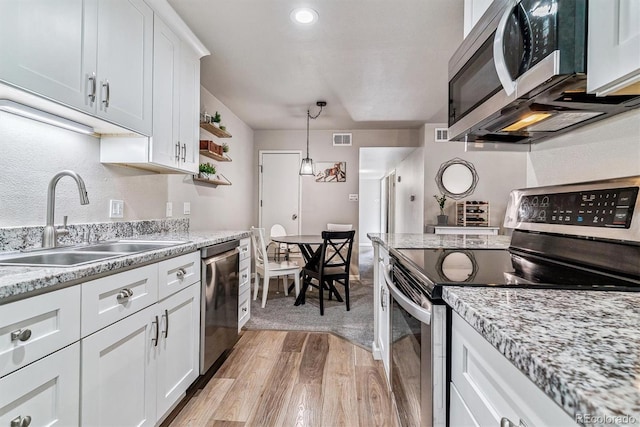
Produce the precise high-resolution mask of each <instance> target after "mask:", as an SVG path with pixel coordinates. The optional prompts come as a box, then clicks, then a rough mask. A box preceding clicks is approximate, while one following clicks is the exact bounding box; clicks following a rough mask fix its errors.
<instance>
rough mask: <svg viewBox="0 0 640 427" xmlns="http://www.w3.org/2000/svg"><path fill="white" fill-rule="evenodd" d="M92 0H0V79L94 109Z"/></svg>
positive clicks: (94, 39) (94, 15) (88, 110)
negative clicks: (91, 80)
mask: <svg viewBox="0 0 640 427" xmlns="http://www.w3.org/2000/svg"><path fill="white" fill-rule="evenodd" d="M96 11H97V8H96V7H95V0H86V1H83V0H56V1H55V2H52V1H50V0H29V1H26V0H21V1H9V0H2V1H0V58H2V60H0V80H2V81H4V82H7V83H10V84H12V85H14V86H17V87H20V88H22V89H26V90H28V91H31V92H35V93H37V94H40V95H43V96H45V97H47V98H51V99H53V100H55V101H58V102H61V103H63V104H67V105H69V106H72V107H75V108H78V109H81V110H84V111H87V112H94V111H95V106H94V104H93V102H92V101H91V99H90V98H89V96H88V95H90V94H91V89H92V83H91V82H90V81H89V77H91V76H92V73H93V72H94V71H95V66H96V49H95V47H96V38H95V34H96V16H97V14H96Z"/></svg>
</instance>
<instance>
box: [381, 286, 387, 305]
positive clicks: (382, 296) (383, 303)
mask: <svg viewBox="0 0 640 427" xmlns="http://www.w3.org/2000/svg"><path fill="white" fill-rule="evenodd" d="M385 294H386V290H385V289H384V288H383V287H382V286H380V307H382V310H384V309H386V308H387V301H386V299H387V297H386V295H385Z"/></svg>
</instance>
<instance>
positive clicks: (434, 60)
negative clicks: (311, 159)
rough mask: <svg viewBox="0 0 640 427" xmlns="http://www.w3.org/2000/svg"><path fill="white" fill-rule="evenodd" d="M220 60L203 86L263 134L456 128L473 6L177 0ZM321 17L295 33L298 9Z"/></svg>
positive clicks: (454, 1)
mask: <svg viewBox="0 0 640 427" xmlns="http://www.w3.org/2000/svg"><path fill="white" fill-rule="evenodd" d="M169 3H170V4H171V5H172V6H173V8H174V9H175V10H176V11H177V12H178V14H179V15H180V16H181V17H182V19H183V20H184V21H185V22H186V23H187V25H189V27H190V28H191V29H192V30H193V32H194V33H195V34H196V35H197V36H198V38H199V39H200V40H201V41H202V42H203V43H204V44H205V46H207V48H208V49H209V50H210V51H211V53H212V54H211V56H207V57H204V58H203V59H202V74H201V81H202V84H203V86H204V87H205V88H206V89H208V90H209V91H210V92H211V93H212V94H213V95H214V96H216V97H217V98H218V99H219V100H220V101H221V102H223V103H224V104H225V105H226V106H227V107H228V108H230V109H231V110H232V111H233V112H234V113H235V114H236V115H237V116H238V117H240V119H242V120H243V121H244V122H245V123H247V124H248V125H249V126H250V127H251V128H253V129H254V130H262V129H304V127H305V126H306V121H305V115H306V109H307V108H308V107H310V106H311V107H312V110H314V111H315V110H316V108H315V101H316V100H326V101H327V102H328V105H327V108H326V109H325V112H323V114H322V116H321V117H320V118H319V119H318V120H315V121H313V122H312V128H314V129H334V130H339V129H383V128H414V127H418V126H420V125H421V124H422V123H425V122H431V123H435V122H438V123H440V122H446V106H447V63H448V60H449V57H450V56H451V55H452V54H453V52H454V51H455V49H456V48H457V46H458V44H459V43H460V42H461V41H462V22H463V0H395V1H389V0H386V1H378V0H272V1H267V0H169ZM302 6H306V7H311V8H313V9H315V10H316V11H317V12H318V15H319V19H318V22H317V23H316V24H315V25H313V26H311V27H306V28H305V27H301V26H300V25H297V24H294V23H293V22H292V21H291V20H290V18H289V15H290V13H291V11H292V10H293V9H295V8H297V7H302Z"/></svg>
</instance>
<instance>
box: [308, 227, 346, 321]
mask: <svg viewBox="0 0 640 427" xmlns="http://www.w3.org/2000/svg"><path fill="white" fill-rule="evenodd" d="M355 233H356V232H355V230H351V231H323V232H322V240H323V242H322V247H321V248H320V260H319V262H318V263H316V264H312V265H309V266H307V267H305V268H304V269H303V270H302V273H303V283H304V290H303V292H304V291H306V290H307V289H308V288H309V286H313V287H317V288H318V294H319V295H318V297H319V299H320V315H321V316H323V315H324V296H323V293H324V292H323V291H324V290H328V291H329V299H331V298H332V296H333V295H335V297H336V299H337V300H338V301H342V298H341V296H340V293H339V292H338V290H337V289H336V288H335V284H336V283H339V284H341V285H342V286H344V295H345V301H346V305H347V311H349V310H350V307H349V264H350V263H351V251H352V249H353V237H354V235H355ZM312 280H315V281H317V284H314V283H312Z"/></svg>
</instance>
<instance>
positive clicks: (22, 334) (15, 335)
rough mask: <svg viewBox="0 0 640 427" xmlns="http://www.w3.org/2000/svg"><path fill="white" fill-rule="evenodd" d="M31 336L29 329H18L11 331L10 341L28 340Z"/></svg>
mask: <svg viewBox="0 0 640 427" xmlns="http://www.w3.org/2000/svg"><path fill="white" fill-rule="evenodd" d="M29 338H31V329H24V330H23V329H18V330H17V331H13V332H11V341H16V340H20V341H23V342H24V341H28V340H29Z"/></svg>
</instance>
